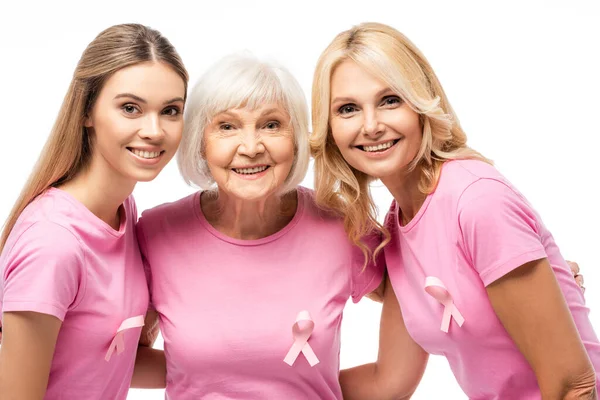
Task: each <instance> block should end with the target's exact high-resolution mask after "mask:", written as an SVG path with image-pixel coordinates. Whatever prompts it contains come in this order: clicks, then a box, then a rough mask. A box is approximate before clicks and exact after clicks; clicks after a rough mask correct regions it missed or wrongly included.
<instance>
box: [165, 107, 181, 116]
mask: <svg viewBox="0 0 600 400" xmlns="http://www.w3.org/2000/svg"><path fill="white" fill-rule="evenodd" d="M180 113H181V111H179V109H178V108H177V107H169V108H167V109H165V110H164V111H163V114H164V115H168V116H169V117H174V116H176V115H179V114H180Z"/></svg>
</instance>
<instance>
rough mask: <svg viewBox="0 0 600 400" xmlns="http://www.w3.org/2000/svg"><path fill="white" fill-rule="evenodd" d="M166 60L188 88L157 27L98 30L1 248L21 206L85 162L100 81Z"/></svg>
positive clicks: (181, 67) (124, 26)
mask: <svg viewBox="0 0 600 400" xmlns="http://www.w3.org/2000/svg"><path fill="white" fill-rule="evenodd" d="M149 61H150V62H161V63H164V64H166V65H169V66H170V67H171V68H173V70H174V71H175V72H176V73H177V74H178V75H179V76H180V77H181V79H182V80H183V82H184V85H185V87H186V91H187V82H188V73H187V71H186V69H185V67H184V65H183V62H182V61H181V58H180V57H179V55H178V54H177V52H176V50H175V48H174V47H173V45H172V44H171V43H170V42H169V41H168V40H167V39H166V38H165V37H164V36H162V35H161V34H160V32H158V31H156V30H154V29H151V28H149V27H147V26H144V25H139V24H122V25H114V26H111V27H110V28H108V29H106V30H104V31H102V32H101V33H100V34H99V35H98V36H96V38H95V39H94V40H93V41H92V42H91V43H90V44H89V45H88V46H87V48H86V49H85V51H84V52H83V54H82V56H81V58H80V60H79V63H78V64H77V67H76V68H75V72H74V73H73V79H72V80H71V84H70V86H69V89H68V90H67V94H66V95H65V98H64V100H63V103H62V106H61V108H60V111H59V113H58V117H57V118H56V122H55V123H54V127H53V128H52V131H51V133H50V136H49V138H48V140H47V141H46V145H45V146H44V149H43V150H42V153H41V155H40V157H39V159H38V161H37V163H36V165H35V167H34V169H33V171H32V172H31V174H30V176H29V179H28V181H27V183H26V184H25V186H24V187H23V190H22V191H21V195H20V196H19V198H18V199H17V201H16V203H15V205H14V206H13V208H12V210H11V212H10V214H9V216H8V218H7V220H6V223H5V225H4V229H3V231H2V236H1V237H0V252H1V251H2V249H3V248H4V245H5V244H6V240H7V238H8V235H9V234H10V232H11V230H12V229H13V227H14V226H15V223H16V222H17V219H18V218H19V215H21V213H22V212H23V210H24V209H25V207H27V205H29V203H31V202H32V201H33V200H34V199H35V198H36V197H38V196H39V195H40V194H42V193H43V192H44V191H45V190H47V189H48V188H49V187H51V186H58V185H60V184H62V183H65V182H67V181H69V180H71V179H73V177H74V176H75V175H77V174H78V173H79V172H80V171H81V170H83V169H84V168H86V167H87V166H88V165H89V162H90V159H91V156H92V150H93V147H92V146H93V138H91V137H90V135H88V132H87V130H86V129H85V127H84V119H85V116H86V115H87V114H88V113H89V112H90V111H91V109H92V107H93V106H94V103H95V101H96V99H97V98H98V95H99V93H100V91H101V90H102V87H103V86H104V83H105V82H106V81H107V80H108V79H109V78H110V77H111V76H112V75H113V74H114V73H115V72H117V71H118V70H120V69H123V68H125V67H128V66H132V65H135V64H139V63H143V62H149Z"/></svg>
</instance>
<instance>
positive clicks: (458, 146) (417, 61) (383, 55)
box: [310, 23, 489, 260]
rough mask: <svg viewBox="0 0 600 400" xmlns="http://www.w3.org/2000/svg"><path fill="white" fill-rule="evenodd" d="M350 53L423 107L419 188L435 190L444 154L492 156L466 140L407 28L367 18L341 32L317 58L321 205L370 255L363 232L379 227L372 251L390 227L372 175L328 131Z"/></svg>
mask: <svg viewBox="0 0 600 400" xmlns="http://www.w3.org/2000/svg"><path fill="white" fill-rule="evenodd" d="M346 60H351V61H353V62H355V63H356V64H357V65H359V66H361V67H362V68H364V69H365V70H366V71H368V72H369V73H371V74H372V75H373V76H375V77H377V78H379V79H380V80H381V81H383V82H385V83H386V84H387V85H388V86H389V87H390V88H391V89H392V90H393V91H394V92H395V93H397V94H398V95H399V96H400V97H401V98H402V99H403V100H404V101H405V102H406V103H407V104H408V105H409V106H410V107H411V108H412V109H413V110H414V111H415V112H417V113H418V114H419V118H420V122H421V126H422V129H423V139H422V143H421V147H420V149H419V152H418V153H417V156H416V157H415V159H414V160H413V161H412V162H411V164H410V165H409V170H414V169H417V168H418V169H419V171H420V181H419V190H420V191H421V192H422V193H424V194H429V193H431V192H433V191H434V190H435V186H436V184H437V181H438V178H439V175H440V171H441V167H442V165H443V163H444V162H445V161H446V160H452V159H464V158H475V159H480V160H483V161H486V162H489V160H487V159H485V158H484V157H483V156H482V155H481V154H479V153H478V152H476V151H474V150H472V149H470V148H469V147H467V145H466V142H467V137H466V135H465V133H464V132H463V130H462V128H461V127H460V124H459V121H458V118H457V117H456V115H455V114H454V111H453V110H452V107H451V106H450V103H449V102H448V99H447V98H446V94H445V93H444V90H443V89H442V85H441V84H440V82H439V81H438V78H437V76H436V75H435V73H434V72H433V69H432V68H431V66H430V65H429V62H428V61H427V59H426V58H425V57H424V56H423V54H421V52H420V51H419V49H417V47H416V46H415V45H414V44H413V43H412V42H411V41H410V40H409V39H408V38H406V37H405V36H404V35H403V34H402V33H400V32H398V31H397V30H395V29H393V28H391V27H389V26H387V25H383V24H379V23H362V24H360V25H358V26H355V27H353V28H352V29H350V30H347V31H345V32H342V33H340V34H339V35H337V36H336V37H335V39H333V41H332V42H331V44H330V45H329V46H328V47H327V48H326V49H325V51H324V52H323V54H321V57H320V58H319V61H318V63H317V67H316V70H315V74H314V80H313V87H312V124H313V134H312V137H311V141H310V144H311V152H312V155H313V157H314V159H315V174H316V176H315V191H316V199H317V203H318V204H319V205H321V206H322V207H325V208H328V209H331V210H333V211H335V212H337V213H339V214H340V215H343V216H344V226H345V229H346V232H347V233H348V236H349V238H350V240H351V241H352V242H353V243H354V244H356V245H358V246H359V247H360V248H361V250H362V251H363V253H364V254H365V260H368V258H369V256H370V255H371V251H370V249H369V248H368V247H367V246H366V245H365V244H363V243H362V242H361V238H363V237H365V236H366V235H368V234H370V233H372V232H373V231H374V230H375V231H379V232H380V233H381V234H382V236H383V242H382V243H381V245H380V246H379V247H377V249H376V250H375V251H374V254H373V257H375V256H376V254H377V253H378V252H379V251H380V250H381V249H382V248H383V246H385V244H387V243H388V242H389V239H390V234H389V232H388V231H387V230H386V229H385V227H384V226H382V225H381V224H380V223H379V222H377V216H376V212H377V209H376V206H375V203H374V202H373V199H372V197H371V194H370V190H369V184H370V182H372V181H373V180H374V178H373V177H370V176H368V175H367V174H365V173H363V172H361V171H358V170H356V169H354V168H352V167H351V166H350V165H348V163H347V162H346V161H345V160H344V158H343V157H342V154H341V153H340V150H339V149H338V147H337V146H336V144H335V142H334V141H333V138H332V136H331V127H330V125H329V117H330V101H331V99H330V98H331V93H330V91H331V76H332V74H333V72H334V70H335V68H336V67H337V66H338V65H339V64H340V63H342V62H343V61H346Z"/></svg>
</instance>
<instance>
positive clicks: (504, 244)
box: [458, 179, 546, 286]
mask: <svg viewBox="0 0 600 400" xmlns="http://www.w3.org/2000/svg"><path fill="white" fill-rule="evenodd" d="M458 220H459V227H460V235H461V239H462V243H461V246H462V248H463V251H464V253H465V256H466V257H467V258H468V259H469V261H470V262H471V264H472V266H473V268H475V270H476V271H477V272H478V273H479V276H480V277H481V280H482V281H483V283H484V285H485V286H488V285H489V284H491V283H492V282H494V281H496V280H497V279H499V278H501V277H502V276H504V275H506V274H507V273H509V272H511V271H513V270H514V269H516V268H518V267H520V266H522V265H523V264H525V263H528V262H530V261H534V260H539V259H541V258H545V257H546V251H545V249H544V246H543V244H542V242H541V239H540V235H539V229H538V217H537V214H536V212H535V211H534V210H533V208H532V207H531V206H530V205H529V203H528V202H527V201H526V200H525V199H524V198H523V196H522V195H521V194H519V193H518V192H516V191H515V190H514V189H513V188H511V187H510V186H508V185H507V184H506V183H504V182H502V181H499V180H495V179H480V180H478V181H477V182H474V183H473V184H471V185H470V186H469V187H468V188H467V189H466V190H465V191H464V192H463V195H462V196H461V198H460V200H459V203H458Z"/></svg>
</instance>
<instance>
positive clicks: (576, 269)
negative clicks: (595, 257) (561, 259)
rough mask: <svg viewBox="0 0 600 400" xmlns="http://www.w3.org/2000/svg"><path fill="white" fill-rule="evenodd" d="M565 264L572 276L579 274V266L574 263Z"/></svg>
mask: <svg viewBox="0 0 600 400" xmlns="http://www.w3.org/2000/svg"><path fill="white" fill-rule="evenodd" d="M567 264H569V267H571V272H573V275H578V274H579V264H577V263H576V262H575V261H568V260H567Z"/></svg>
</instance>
